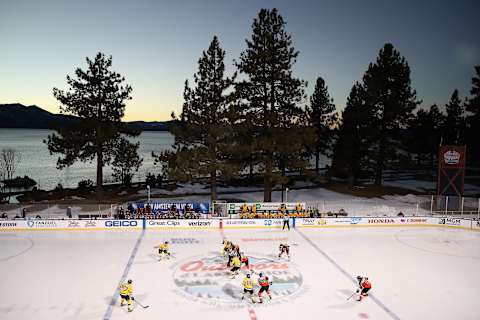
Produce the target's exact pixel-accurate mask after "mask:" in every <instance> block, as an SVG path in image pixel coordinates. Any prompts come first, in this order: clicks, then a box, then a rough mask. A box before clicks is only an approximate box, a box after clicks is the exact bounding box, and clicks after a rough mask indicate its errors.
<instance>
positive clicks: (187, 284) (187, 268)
mask: <svg viewBox="0 0 480 320" xmlns="http://www.w3.org/2000/svg"><path fill="white" fill-rule="evenodd" d="M249 262H250V269H251V270H253V271H255V274H252V278H253V280H254V281H257V279H258V273H260V272H262V273H263V274H264V275H266V276H268V277H269V279H270V281H272V285H271V286H270V292H271V295H272V300H271V301H270V302H268V303H267V305H269V304H277V303H283V302H286V301H290V300H291V299H292V298H295V297H296V296H297V295H298V294H300V293H301V289H302V285H303V277H302V275H301V273H300V272H299V271H298V270H297V269H296V268H295V266H294V265H293V264H292V263H290V262H287V261H283V260H282V261H279V260H273V259H272V258H267V257H262V256H259V255H253V256H249ZM174 268H175V270H174V272H173V281H174V283H175V285H176V286H177V289H176V292H177V293H178V294H179V295H181V296H183V297H185V298H186V299H188V300H193V301H198V302H202V303H205V304H208V305H211V306H214V307H223V308H241V307H245V303H246V302H244V301H242V300H241V298H242V295H243V287H242V280H243V277H244V275H245V274H246V273H248V272H249V271H248V270H247V269H246V267H243V268H242V269H241V270H240V271H241V272H240V273H239V274H238V275H237V276H236V277H235V279H230V277H229V275H230V267H227V266H226V261H225V258H223V257H220V256H213V255H212V256H203V257H201V256H197V257H192V258H189V259H186V260H184V261H182V262H179V263H177V264H176V266H175V267H174ZM250 272H251V271H250ZM256 292H258V287H257V289H256V290H255V293H256Z"/></svg>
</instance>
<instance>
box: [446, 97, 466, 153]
mask: <svg viewBox="0 0 480 320" xmlns="http://www.w3.org/2000/svg"><path fill="white" fill-rule="evenodd" d="M445 110H446V112H447V117H446V119H445V128H444V133H443V144H446V145H449V144H450V145H461V144H464V143H465V129H466V123H465V107H464V105H463V103H462V100H461V99H460V98H459V96H458V90H456V89H455V90H454V91H453V93H452V96H451V98H450V101H449V103H447V104H446V105H445Z"/></svg>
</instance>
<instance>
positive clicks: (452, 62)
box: [0, 0, 480, 121]
mask: <svg viewBox="0 0 480 320" xmlns="http://www.w3.org/2000/svg"><path fill="white" fill-rule="evenodd" d="M274 7H276V8H278V9H279V12H280V14H281V15H282V16H283V17H284V19H285V20H286V22H287V26H286V30H287V32H289V33H290V34H291V35H292V39H293V44H294V47H295V48H296V49H297V50H299V51H300V55H299V57H298V62H297V64H296V65H295V66H294V73H295V76H296V77H298V78H301V79H304V80H307V81H308V83H309V85H308V87H307V89H306V93H307V94H308V95H310V94H311V93H312V91H313V85H314V82H315V79H316V77H318V76H322V77H323V78H324V79H325V81H326V83H327V85H328V88H329V91H330V94H331V95H332V97H333V98H334V103H335V104H336V106H337V109H339V110H342V109H343V108H344V107H345V101H346V98H347V96H348V94H349V91H350V89H351V87H352V85H353V83H354V82H355V81H356V80H360V79H361V77H362V75H363V73H364V72H365V70H366V69H367V67H368V64H369V63H370V62H372V61H374V60H375V59H376V57H377V55H378V51H379V49H380V48H381V47H382V46H383V44H384V43H385V42H391V43H392V44H393V45H394V46H395V48H396V49H397V50H399V51H400V53H401V54H402V55H403V56H405V58H406V59H407V61H408V63H409V64H410V67H411V69H412V75H411V77H412V84H413V88H414V89H416V90H417V93H418V97H419V99H421V100H423V105H422V106H423V107H428V106H430V105H431V104H432V103H437V104H439V105H440V106H441V107H442V108H443V106H444V104H445V103H446V102H447V101H448V100H449V98H450V95H451V93H452V92H453V90H454V89H459V91H460V95H461V97H462V98H464V97H465V96H466V95H468V94H469V90H470V88H471V78H472V76H473V75H474V65H479V64H480V34H479V30H480V19H479V15H478V14H479V12H480V1H478V0H476V1H475V0H472V1H453V0H452V1H411V0H408V1H398V0H397V1H387V0H384V1H382V0H366V1H358V0H352V1H293V0H291V1H287V0H284V1H258V0H257V1H255V0H249V1H246V0H242V1H229V0H224V1H220V0H217V1H213V0H189V1H183V0H179V1H123V0H122V1H118V0H117V1H110V0H109V1H99V0H97V1H90V0H88V1H86V0H82V1H50V0H45V1H36V0H31V1H23V0H0V46H1V47H0V48H1V50H0V104H1V103H14V102H19V103H23V104H26V105H31V104H36V105H38V106H40V107H42V108H45V109H47V110H49V111H51V112H55V113H57V112H59V103H58V102H57V101H56V100H55V99H54V97H53V94H52V89H53V87H58V88H61V89H66V88H67V86H66V75H67V74H71V75H72V74H73V73H74V70H75V68H76V67H81V68H85V66H86V63H85V57H87V56H88V57H91V58H93V57H94V56H95V54H96V53H97V52H98V51H102V52H104V53H106V54H109V55H112V56H113V70H115V71H117V72H119V73H121V74H122V75H123V76H125V78H126V80H127V83H129V84H130V85H132V87H133V99H132V100H131V101H129V102H128V104H127V109H126V118H125V119H126V120H129V121H132V120H148V121H153V120H168V119H169V118H170V113H171V112H172V111H175V113H177V114H178V113H179V111H180V110H181V106H182V101H183V98H182V94H183V83H184V81H185V79H187V78H188V79H191V78H192V75H193V73H195V72H196V71H197V69H198V68H197V66H198V65H197V61H198V58H199V57H200V55H201V53H202V51H203V50H206V49H207V47H208V45H209V43H210V41H211V40H212V38H213V36H214V35H217V36H218V37H219V39H220V44H221V46H222V48H223V49H224V50H226V60H225V63H226V65H227V71H228V73H229V75H230V74H231V73H232V72H233V71H234V67H233V59H238V57H239V55H240V52H241V51H242V50H244V49H245V47H246V45H245V39H246V38H250V35H251V24H252V21H253V18H254V17H255V16H256V15H257V14H258V11H259V10H260V9H261V8H274Z"/></svg>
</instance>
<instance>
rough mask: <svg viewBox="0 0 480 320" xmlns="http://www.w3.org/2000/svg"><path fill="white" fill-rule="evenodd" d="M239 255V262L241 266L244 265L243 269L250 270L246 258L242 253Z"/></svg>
mask: <svg viewBox="0 0 480 320" xmlns="http://www.w3.org/2000/svg"><path fill="white" fill-rule="evenodd" d="M240 254H241V259H240V262H241V263H242V266H243V265H244V266H245V267H247V269H248V270H250V265H249V264H248V257H247V256H246V255H245V254H244V253H243V252H240Z"/></svg>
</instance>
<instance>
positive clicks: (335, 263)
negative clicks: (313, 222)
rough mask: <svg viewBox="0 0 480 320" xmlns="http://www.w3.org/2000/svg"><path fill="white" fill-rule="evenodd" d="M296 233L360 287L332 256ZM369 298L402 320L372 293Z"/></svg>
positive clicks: (394, 317)
mask: <svg viewBox="0 0 480 320" xmlns="http://www.w3.org/2000/svg"><path fill="white" fill-rule="evenodd" d="M295 231H297V232H298V234H300V235H301V236H302V237H303V239H305V240H306V241H307V242H308V243H310V245H311V246H312V247H313V248H314V249H315V250H317V252H318V253H320V254H321V255H322V256H324V257H325V259H327V260H328V261H329V262H330V263H331V264H333V265H334V266H335V268H337V269H338V270H339V271H340V272H341V273H343V275H344V276H345V277H347V278H348V279H350V280H351V281H352V282H353V283H354V284H355V285H358V282H357V281H355V279H354V278H353V277H352V276H351V275H350V274H348V272H347V271H345V269H343V268H342V267H341V266H340V265H339V264H338V263H337V262H335V260H333V259H332V258H330V256H329V255H327V254H326V253H325V252H324V251H323V250H322V249H320V248H319V247H318V246H317V245H316V244H315V243H314V242H313V241H312V240H310V238H308V237H307V236H306V235H304V234H303V233H302V232H300V231H299V230H298V229H295ZM368 296H369V297H370V299H372V300H373V302H375V303H376V304H377V305H378V306H379V307H380V308H382V309H383V310H384V311H385V312H386V313H387V314H388V315H389V316H390V317H391V318H392V319H394V320H400V317H399V316H397V315H396V314H395V313H394V312H393V311H392V310H390V308H388V307H387V306H386V305H385V304H383V302H381V301H380V300H379V299H377V298H375V296H373V295H372V294H371V293H369V294H368Z"/></svg>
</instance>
